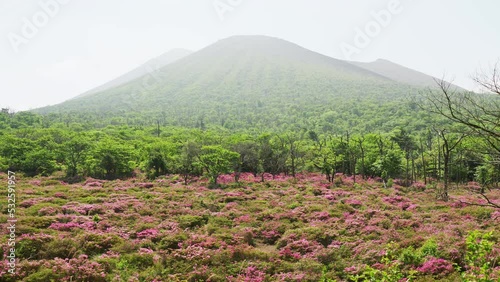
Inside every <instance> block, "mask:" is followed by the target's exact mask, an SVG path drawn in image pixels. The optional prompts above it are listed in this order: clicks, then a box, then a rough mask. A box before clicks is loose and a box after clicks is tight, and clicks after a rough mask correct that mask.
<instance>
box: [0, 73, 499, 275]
mask: <svg viewBox="0 0 500 282" xmlns="http://www.w3.org/2000/svg"><path fill="white" fill-rule="evenodd" d="M488 79H489V80H488ZM488 79H485V80H481V81H482V82H484V86H485V87H486V89H487V90H489V91H490V92H493V93H494V94H474V93H468V92H467V93H463V92H455V91H452V90H451V87H450V84H449V83H446V82H444V81H441V82H440V83H438V86H439V87H438V88H437V90H433V91H431V90H429V92H427V93H420V95H417V96H415V97H413V98H405V99H399V100H395V101H394V102H393V103H394V104H390V103H388V104H385V105H386V106H385V108H384V107H379V108H378V110H377V109H373V111H370V110H367V111H365V112H358V110H360V109H362V108H363V105H364V103H363V102H362V101H361V100H359V103H357V102H356V103H354V102H353V104H352V105H353V106H352V107H342V108H339V109H338V110H336V111H332V112H330V113H328V112H327V113H324V115H322V116H321V119H322V122H311V120H314V118H311V117H309V116H302V117H301V116H300V114H298V113H301V111H300V110H296V109H295V111H294V109H293V106H292V107H291V108H290V109H287V110H286V111H281V110H279V111H277V112H279V120H281V122H279V123H273V124H272V126H270V127H269V128H267V129H264V130H263V127H261V126H257V124H261V125H262V124H263V123H265V122H266V120H272V119H273V116H274V115H276V114H277V112H269V113H268V114H267V115H265V116H260V115H258V114H255V115H254V116H251V117H246V118H248V119H253V120H255V121H256V122H255V123H253V122H249V123H241V125H245V126H236V127H235V126H230V127H228V126H225V125H227V124H233V125H236V124H238V123H232V122H231V120H230V117H228V119H227V120H225V121H224V122H222V123H221V122H220V117H221V116H220V113H217V112H215V113H213V115H210V114H207V115H203V116H198V117H196V118H194V119H193V117H191V116H189V115H185V116H184V117H185V119H183V118H182V116H180V117H177V121H172V120H171V119H169V118H168V115H166V114H165V115H164V117H165V118H164V119H160V118H158V116H154V115H148V114H147V113H143V114H136V115H135V116H134V118H133V119H128V118H123V117H121V118H120V117H119V115H118V116H117V115H110V116H107V115H103V114H95V115H91V114H88V113H87V114H81V115H82V116H84V118H82V119H80V118H79V115H78V114H75V115H72V114H70V113H59V114H57V113H52V114H45V115H41V114H37V113H33V112H19V113H12V112H9V110H7V109H5V110H3V111H2V112H1V113H0V128H1V131H0V169H1V170H2V171H5V172H6V171H9V175H7V174H6V173H3V174H1V177H2V179H3V180H5V183H7V179H8V180H9V183H11V179H14V178H15V179H16V181H17V184H16V185H17V187H16V191H17V193H18V196H17V198H16V203H17V206H16V212H17V214H18V217H19V224H18V226H17V229H16V232H18V236H19V237H18V238H19V239H18V242H17V244H16V249H15V254H16V257H17V259H18V260H19V262H18V266H17V267H18V268H19V269H18V271H17V273H16V275H14V276H7V275H6V273H7V269H8V264H7V263H8V259H7V260H6V261H5V264H2V268H0V274H1V275H2V281H19V280H22V281H325V282H328V281H499V280H500V272H499V267H500V266H499V263H500V262H499V261H498V257H499V255H500V248H499V247H498V240H499V239H500V238H499V237H498V227H499V225H498V222H499V220H500V211H499V209H500V203H499V199H500V194H499V183H500V161H499V160H500V149H499V148H500V138H499V132H498V128H499V124H500V123H499V117H500V116H499V115H498V107H499V105H500V103H498V101H499V100H498V96H495V95H496V94H498V95H500V91H499V90H498V88H495V87H496V86H495V85H496V84H488V82H491V81H493V82H496V81H497V80H496V79H497V78H496V77H493V80H491V78H488ZM353 101H356V100H353ZM366 103H369V102H366ZM355 105H357V106H355ZM368 109H369V108H368ZM394 111H396V112H394ZM387 116H391V118H390V119H387ZM424 116H425V120H423V119H422V118H421V117H424ZM346 117H348V122H346V120H345V119H346ZM384 117H386V118H385V127H381V128H379V129H377V127H376V126H372V125H370V126H368V124H370V123H371V122H373V121H376V120H377V119H379V120H383V119H384ZM183 121H185V124H178V123H179V122H181V123H182V122H183ZM372 124H373V123H372ZM391 124H392V126H391ZM387 129H389V130H387ZM11 172H12V173H14V174H15V176H14V177H12V176H11V175H10V173H11ZM11 177H12V178H11ZM6 205H7V204H4V203H2V204H0V208H2V210H5V209H6ZM2 218H3V219H7V215H6V214H2ZM2 240H3V241H1V242H2V243H5V244H2V245H3V246H7V242H6V241H5V240H6V237H5V238H3V239H2ZM457 242H458V243H457ZM8 254H9V250H8V249H5V248H4V249H3V255H4V257H5V258H7V255H8Z"/></svg>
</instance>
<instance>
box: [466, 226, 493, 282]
mask: <svg viewBox="0 0 500 282" xmlns="http://www.w3.org/2000/svg"><path fill="white" fill-rule="evenodd" d="M493 239H494V237H493V231H491V232H488V233H483V234H482V233H481V232H480V231H478V230H475V231H472V232H470V233H469V235H468V236H467V239H466V241H465V244H466V246H467V251H466V253H465V262H466V264H467V269H466V271H465V272H463V273H462V278H463V279H464V280H465V281H471V282H494V280H493V279H492V278H491V276H492V274H493V271H494V267H495V264H496V263H497V260H498V257H496V258H495V257H492V256H491V254H492V251H493V246H494V245H495V241H494V240H493Z"/></svg>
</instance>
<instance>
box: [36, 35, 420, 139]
mask: <svg viewBox="0 0 500 282" xmlns="http://www.w3.org/2000/svg"><path fill="white" fill-rule="evenodd" d="M417 89H418V87H414V86H412V85H408V84H405V83H401V82H398V81H395V80H393V79H391V78H389V77H387V76H385V75H383V74H380V73H377V72H375V71H372V70H369V69H366V68H363V67H360V66H357V65H355V64H352V63H349V62H346V61H342V60H337V59H334V58H331V57H327V56H324V55H321V54H319V53H316V52H313V51H310V50H307V49H305V48H303V47H301V46H298V45H296V44H294V43H291V42H288V41H285V40H282V39H277V38H272V37H267V36H234V37H230V38H227V39H223V40H220V41H218V42H216V43H214V44H212V45H210V46H208V47H206V48H204V49H202V50H200V51H198V52H195V53H192V54H190V55H188V56H186V57H184V58H182V59H179V60H177V61H175V62H173V63H171V64H168V65H166V66H165V67H162V68H160V69H158V70H156V71H154V72H150V73H148V74H146V75H143V76H142V77H139V78H136V79H134V80H132V81H130V82H127V83H125V84H122V85H119V86H116V87H112V88H109V89H105V90H103V91H100V92H94V94H93V95H88V94H87V95H80V96H79V97H76V98H74V99H72V100H69V101H66V102H64V103H62V104H59V105H55V106H50V107H45V108H41V109H38V110H35V112H38V113H42V114H48V113H59V114H63V115H71V116H76V115H80V116H85V119H88V116H89V115H90V114H94V115H97V116H99V117H100V118H101V119H102V118H104V117H110V118H112V119H113V122H121V123H127V124H129V123H132V122H138V121H137V120H139V119H140V120H142V121H141V122H140V123H141V124H142V123H152V122H153V121H155V120H156V121H161V122H162V123H163V124H170V125H179V126H191V127H192V126H202V125H204V124H211V125H217V126H222V127H225V128H228V129H232V130H234V129H242V128H254V129H255V128H284V127H285V128H286V127H291V126H295V127H296V126H301V127H303V128H305V127H310V126H315V127H320V128H321V130H334V129H341V128H352V127H355V126H363V127H364V128H365V127H366V128H378V127H381V126H386V127H387V128H390V127H393V126H395V125H396V124H398V123H401V122H400V120H399V119H401V117H407V116H408V114H409V110H408V109H406V108H405V107H402V106H401V105H404V104H405V103H406V102H405V97H406V96H407V95H408V94H410V93H412V92H416V90H417ZM393 115H397V119H395V120H391V116H393ZM360 118H363V119H366V123H360V122H358V120H359V119H360Z"/></svg>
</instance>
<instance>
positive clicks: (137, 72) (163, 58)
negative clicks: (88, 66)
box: [75, 48, 192, 98]
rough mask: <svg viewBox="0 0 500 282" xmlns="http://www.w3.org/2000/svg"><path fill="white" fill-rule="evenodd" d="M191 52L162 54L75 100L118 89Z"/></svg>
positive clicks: (174, 51) (174, 50)
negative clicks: (114, 88)
mask: <svg viewBox="0 0 500 282" xmlns="http://www.w3.org/2000/svg"><path fill="white" fill-rule="evenodd" d="M191 53H192V51H189V50H186V49H180V48H179V49H172V50H170V51H168V52H166V53H163V54H162V55H160V56H158V57H156V58H154V59H151V60H149V61H147V62H146V63H144V64H142V65H140V66H139V67H137V68H135V69H133V70H131V71H129V72H127V73H125V74H123V75H121V76H119V77H117V78H115V79H113V80H111V81H110V82H107V83H105V84H103V85H101V86H98V87H96V88H94V89H91V90H89V91H87V92H85V93H83V94H81V95H79V96H77V97H75V98H81V97H85V96H88V95H92V94H95V93H98V92H102V91H105V90H108V89H111V88H113V87H118V86H120V85H123V84H125V83H127V82H130V81H132V80H134V79H137V78H139V77H141V76H144V75H147V74H148V73H151V72H154V71H156V70H158V69H160V68H163V67H165V66H166V65H168V64H171V63H173V62H175V61H177V60H179V59H182V58H184V57H186V56H188V55H189V54H191Z"/></svg>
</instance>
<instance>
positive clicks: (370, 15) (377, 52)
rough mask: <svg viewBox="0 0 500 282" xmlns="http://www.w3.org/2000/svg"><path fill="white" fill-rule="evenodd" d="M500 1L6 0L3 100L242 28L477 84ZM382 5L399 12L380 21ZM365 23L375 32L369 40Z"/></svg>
mask: <svg viewBox="0 0 500 282" xmlns="http://www.w3.org/2000/svg"><path fill="white" fill-rule="evenodd" d="M397 2H399V5H398V3H397ZM214 4H217V5H218V7H219V9H220V10H219V11H217V10H216V9H215V8H214ZM390 5H392V6H391V7H392V8H391V9H388V7H389V6H390ZM228 7H230V8H231V9H229V8H228ZM394 7H397V8H394ZM224 8H227V10H223V9H224ZM499 10H500V1H498V0H478V1H470V0H440V1H435V0H418V1H417V0H359V1H349V0H141V1H139V0H105V1H103V0H100V1H99V0H0V50H1V52H0V107H10V108H12V109H14V110H26V109H30V108H36V107H41V106H45V105H50V104H56V103H60V102H63V101H64V100H67V99H69V98H71V97H74V96H76V95H78V94H81V93H83V92H85V91H87V90H89V89H91V88H93V87H95V86H98V85H100V84H102V83H105V82H107V81H109V80H111V79H113V78H115V77H117V76H119V75H121V74H123V73H124V72H127V71H129V70H131V69H133V68H134V67H136V66H138V65H140V64H142V63H144V62H145V61H147V60H149V59H151V58H153V57H156V56H158V55H160V54H162V53H163V52H166V51H168V50H170V49H173V48H179V47H182V48H187V49H190V50H193V51H196V50H198V49H201V48H203V47H205V46H207V45H209V44H211V43H214V42H215V41H217V40H219V39H223V38H226V37H229V36H231V35H240V34H260V35H269V36H274V37H279V38H282V39H285V40H289V41H292V42H294V43H297V44H299V45H302V46H304V47H306V48H308V49H311V50H313V51H316V52H319V53H322V54H325V55H328V56H331V57H335V58H339V59H347V58H346V55H345V54H346V53H345V52H343V51H342V46H347V45H346V44H349V45H351V46H353V47H355V48H357V53H355V54H353V55H352V56H351V57H350V59H352V60H356V61H373V60H376V59H378V58H384V59H388V60H391V61H393V62H396V63H399V64H401V65H404V66H407V67H410V68H413V69H416V70H419V71H422V72H425V73H427V74H431V75H434V76H438V77H441V76H442V75H443V74H444V73H446V75H447V77H448V78H449V77H454V78H455V83H457V84H459V85H460V86H464V87H466V88H472V87H473V84H472V83H471V82H470V78H469V76H470V75H471V74H472V73H473V72H474V71H476V70H477V69H478V68H480V67H484V68H487V67H488V66H489V65H491V64H493V63H495V62H496V61H497V60H498V59H500V34H499V33H500V31H499V30H500V17H498V11H499ZM381 11H389V12H388V13H392V14H391V18H390V20H389V18H388V17H381V18H380V19H378V22H379V24H377V25H378V27H380V29H377V27H376V26H375V25H373V23H374V21H375V20H376V18H375V16H374V12H375V13H377V14H379V15H382V14H384V12H381ZM385 15H387V13H385ZM221 16H222V18H223V19H222V18H221ZM357 29H359V30H366V29H368V30H369V31H370V32H371V35H369V36H368V40H366V38H365V41H364V42H362V43H363V44H359V42H358V44H356V43H355V39H356V36H357ZM358 37H359V36H358ZM358 39H359V38H358ZM367 42H368V44H367ZM363 45H366V46H363ZM16 49H17V50H16Z"/></svg>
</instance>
